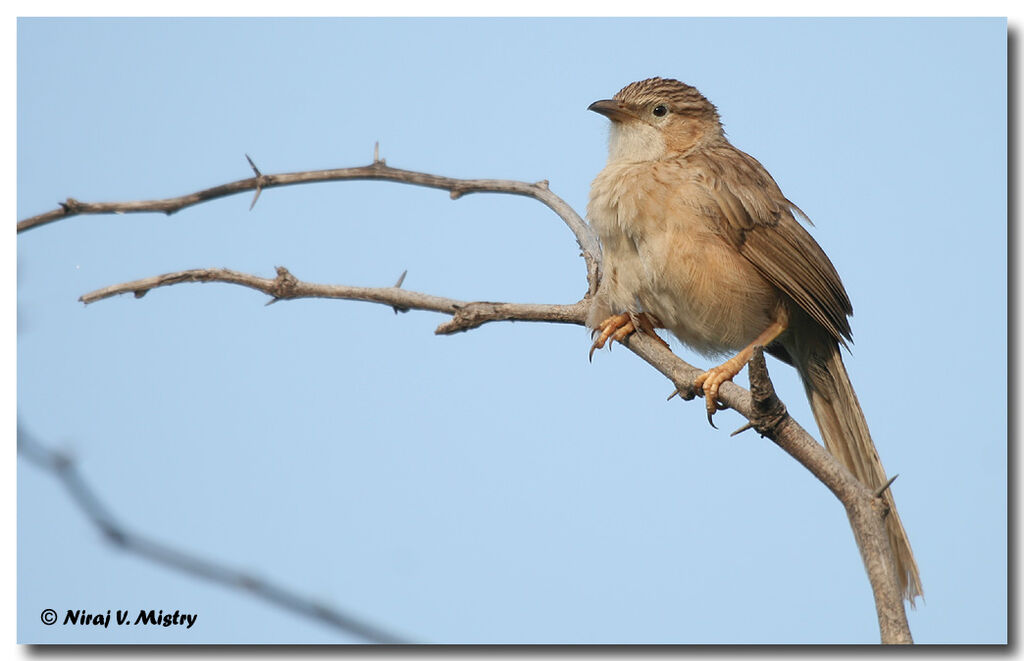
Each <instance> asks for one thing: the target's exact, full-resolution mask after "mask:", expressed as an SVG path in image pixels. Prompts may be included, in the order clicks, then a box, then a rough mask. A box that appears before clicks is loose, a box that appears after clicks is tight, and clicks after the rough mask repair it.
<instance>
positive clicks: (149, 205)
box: [18, 150, 601, 294]
mask: <svg viewBox="0 0 1024 661" xmlns="http://www.w3.org/2000/svg"><path fill="white" fill-rule="evenodd" d="M246 159H247V160H248V161H249V165H250V166H251V167H252V169H253V172H255V174H256V176H255V177H251V178H249V179H241V180H239V181H234V182H231V183H229V184H224V185H222V186H214V187H213V188H207V189H204V190H201V191H196V192H195V193H189V194H188V195H181V196H179V197H170V198H166V199H162V200H143V201H136V202H81V201H79V200H76V199H74V198H71V197H69V198H68V199H66V200H65V201H64V202H61V203H60V206H59V207H58V208H57V209H54V210H53V211H48V212H46V213H43V214H39V215H37V216H32V217H31V218H26V219H25V220H22V221H19V222H18V232H19V233H20V232H24V231H26V230H30V229H33V228H35V227H39V226H41V225H46V224H47V223H52V222H54V221H56V220H61V219H63V218H71V217H72V216H79V215H83V214H108V213H117V214H125V213H147V212H154V211H155V212H162V213H165V214H167V215H170V214H172V213H175V212H177V211H181V210H182V209H184V208H186V207H190V206H194V205H196V204H201V203H203V202H207V201H209V200H215V199H218V198H221V197H227V196H228V195H235V194H236V193H243V192H245V191H250V190H254V191H256V193H255V195H254V196H253V200H252V204H250V206H249V208H250V209H252V207H253V206H255V204H256V200H257V199H258V198H259V195H260V193H261V192H262V191H264V190H266V189H268V188H276V187H278V186H294V185H296V184H311V183H318V182H325V181H354V180H381V181H393V182H396V183H403V184H412V185H414V186H425V187H427V188H439V189H441V190H446V191H448V193H449V195H450V196H451V198H452V199H453V200H457V199H459V198H460V197H462V196H463V195H468V194H470V193H506V194H509V195H522V196H525V197H532V198H533V199H535V200H538V201H539V202H541V203H542V204H544V205H545V206H547V207H548V208H549V209H551V210H552V211H554V212H555V213H556V214H558V217H559V218H561V219H562V221H563V222H565V224H566V225H568V227H569V229H570V230H572V233H573V234H574V235H575V236H576V242H577V243H578V244H579V246H580V250H581V251H582V253H583V259H584V261H585V262H586V266H587V284H588V287H589V289H588V291H589V293H590V294H593V293H594V292H595V291H597V283H598V280H599V279H600V274H599V269H600V263H601V246H600V244H599V243H598V241H597V237H596V236H594V233H593V232H592V231H590V227H589V226H588V225H587V224H586V223H585V222H584V221H583V219H582V218H580V216H579V214H578V213H576V211H575V210H574V209H573V208H572V207H571V206H569V205H568V203H566V201H565V200H563V199H562V198H560V197H559V196H557V195H555V194H554V193H552V192H551V189H550V188H548V182H547V181H538V182H536V183H533V184H528V183H526V182H522V181H509V180H505V179H454V178H452V177H442V176H438V175H436V174H428V173H426V172H413V171H411V170H399V169H397V168H393V167H390V166H388V165H387V163H386V162H385V161H384V160H383V159H380V158H378V157H377V154H376V150H375V153H374V159H373V163H371V164H370V165H366V166H363V167H356V168H336V169H333V170H311V171H306V172H291V173H286V174H262V173H261V172H260V170H259V168H257V167H256V164H255V163H253V161H252V159H251V158H249V156H248V155H246Z"/></svg>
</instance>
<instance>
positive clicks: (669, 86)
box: [588, 78, 722, 161]
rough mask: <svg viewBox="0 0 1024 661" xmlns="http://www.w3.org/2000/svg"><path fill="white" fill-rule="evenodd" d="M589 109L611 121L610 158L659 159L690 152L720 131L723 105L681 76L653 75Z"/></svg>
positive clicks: (719, 133)
mask: <svg viewBox="0 0 1024 661" xmlns="http://www.w3.org/2000/svg"><path fill="white" fill-rule="evenodd" d="M588 110H593V111H594V112H597V113H600V114H602V115H604V116H605V117H607V118H608V119H610V120H611V121H612V127H611V139H610V141H609V147H608V152H609V154H608V158H609V160H611V161H620V160H621V161H656V160H660V159H663V158H670V157H672V156H677V155H680V154H685V153H686V152H687V151H689V150H690V149H692V148H693V147H694V146H696V145H697V144H699V143H701V142H702V141H705V140H708V139H711V138H715V137H721V136H722V124H721V122H720V121H719V119H718V111H717V110H716V109H715V106H714V105H712V104H711V102H710V101H708V100H707V99H705V98H704V95H702V94H701V93H700V92H698V91H697V89H696V88H694V87H690V86H689V85H687V84H685V83H681V82H679V81H678V80H672V79H668V78H648V79H647V80H641V81H639V82H635V83H631V84H629V85H626V86H625V87H623V88H622V89H621V90H619V93H618V94H616V95H615V96H614V97H612V98H611V99H604V100H601V101H595V102H594V103H591V104H590V107H589V108H588Z"/></svg>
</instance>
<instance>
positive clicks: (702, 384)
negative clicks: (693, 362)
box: [693, 353, 747, 429]
mask: <svg viewBox="0 0 1024 661" xmlns="http://www.w3.org/2000/svg"><path fill="white" fill-rule="evenodd" d="M746 364H747V358H745V357H744V356H743V354H742V353H741V354H740V355H737V356H733V357H732V358H730V359H729V360H727V361H725V362H724V363H722V364H721V365H719V366H718V367H712V368H711V369H709V370H708V371H707V372H704V373H703V374H701V375H700V376H698V377H697V380H696V381H694V382H693V387H694V388H695V389H696V390H697V392H701V391H703V392H704V403H705V406H706V408H707V411H708V423H709V424H710V425H711V426H712V427H715V429H717V428H718V427H716V426H715V422H714V416H715V413H716V412H718V411H721V410H722V409H723V408H725V407H724V406H722V405H721V404H720V403H719V401H718V389H719V388H720V387H721V386H722V384H723V383H725V382H726V381H732V379H733V377H734V376H736V375H737V374H739V373H740V370H742V369H743V366H744V365H746Z"/></svg>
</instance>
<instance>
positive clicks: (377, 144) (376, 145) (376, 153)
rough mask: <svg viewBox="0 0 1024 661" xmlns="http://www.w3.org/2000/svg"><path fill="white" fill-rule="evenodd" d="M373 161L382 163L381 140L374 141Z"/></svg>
mask: <svg viewBox="0 0 1024 661" xmlns="http://www.w3.org/2000/svg"><path fill="white" fill-rule="evenodd" d="M373 162H374V163H380V140H376V141H375V142H374V143H373Z"/></svg>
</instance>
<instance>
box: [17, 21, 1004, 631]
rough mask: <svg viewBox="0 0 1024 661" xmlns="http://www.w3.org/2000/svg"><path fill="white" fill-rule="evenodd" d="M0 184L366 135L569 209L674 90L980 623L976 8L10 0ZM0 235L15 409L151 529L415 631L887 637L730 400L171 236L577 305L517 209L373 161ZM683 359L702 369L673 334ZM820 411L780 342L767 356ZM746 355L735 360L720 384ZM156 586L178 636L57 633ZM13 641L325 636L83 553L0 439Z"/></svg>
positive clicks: (981, 41) (936, 589) (173, 187)
mask: <svg viewBox="0 0 1024 661" xmlns="http://www.w3.org/2000/svg"><path fill="white" fill-rule="evenodd" d="M17 66H18V68H17V73H18V80H17V86H18V87H17V91H18V101H17V108H18V111H17V112H18V115H17V120H18V129H17V137H18V157H17V158H18V161H17V174H18V183H17V193H18V201H17V202H18V203H17V216H18V218H19V219H20V218H25V217H27V216H30V215H34V214H37V213H41V212H44V211H47V210H50V209H52V208H53V207H54V206H55V203H56V201H57V200H61V199H64V198H66V197H68V196H71V197H75V198H78V199H81V200H88V201H108V200H131V199H148V198H155V197H169V196H174V195H179V194H183V193H187V192H190V191H193V190H197V189H200V188H205V187H209V186H213V185H216V184H220V183H225V182H228V181H233V180H236V179H241V178H245V177H248V176H250V174H251V173H250V170H249V167H248V165H247V163H246V162H245V157H244V155H245V154H249V155H251V156H252V157H253V159H254V160H255V162H256V163H257V165H259V166H260V168H261V169H262V170H263V172H265V173H276V172H288V171H296V170H307V169H318V168H328V167H344V166H355V165H365V164H367V163H369V162H370V160H371V158H372V155H373V145H374V142H376V141H379V142H380V149H381V155H382V156H383V157H385V158H386V159H387V160H388V163H389V164H391V165H394V166H396V167H402V168H408V169H417V170H423V171H428V172H432V173H436V174H443V175H449V176H456V177H485V178H506V179H521V180H526V181H536V180H539V179H547V180H549V181H550V186H551V188H552V190H553V191H555V192H556V193H558V194H559V195H561V196H562V197H563V198H565V199H566V200H567V201H568V202H569V203H570V204H572V205H573V206H574V207H575V208H576V209H577V210H579V211H580V212H582V211H583V210H584V208H585V205H586V199H587V192H588V187H589V183H590V181H591V179H592V178H593V177H594V175H595V174H596V173H597V172H598V171H599V170H600V169H601V167H602V166H603V163H604V158H605V148H606V136H607V126H606V123H607V120H605V119H604V118H602V117H600V116H598V115H596V114H594V113H588V112H586V107H587V105H588V104H589V103H590V102H592V101H594V100H596V99H599V98H606V97H608V96H611V95H612V94H614V93H615V92H616V91H617V90H618V89H619V88H621V87H622V86H623V85H625V84H627V83H629V82H631V81H634V80H637V79H640V78H646V77H649V76H653V75H661V76H666V77H675V78H679V79H681V80H684V81H686V82H688V83H690V84H693V85H695V86H697V87H698V88H699V89H700V90H701V91H702V92H704V93H705V94H706V95H707V96H708V97H709V98H710V99H711V100H712V101H713V102H714V103H715V104H716V105H717V106H718V108H719V110H720V112H721V114H722V117H723V121H724V123H725V127H726V131H727V133H728V135H729V136H730V139H731V140H732V141H733V143H734V144H736V145H737V146H738V147H739V148H741V149H743V150H745V151H747V152H749V153H751V154H752V155H754V156H755V157H756V158H758V159H759V160H760V161H761V162H762V163H763V164H764V165H765V166H766V167H767V168H768V169H769V171H770V172H771V173H772V174H773V176H774V177H775V179H776V180H777V181H778V182H779V184H780V185H781V187H782V189H783V191H784V192H785V193H786V195H787V196H788V197H789V198H790V199H792V200H793V201H795V202H796V203H797V204H798V205H799V206H800V207H801V208H802V209H803V210H804V211H805V212H807V214H808V215H809V216H810V217H811V218H812V219H813V221H814V222H815V227H814V228H813V229H812V233H813V235H814V236H815V238H816V239H817V240H818V241H819V243H821V245H822V246H823V247H824V248H825V250H826V251H827V252H828V254H829V256H830V257H831V259H832V261H833V262H834V263H835V265H836V267H837V269H838V270H839V272H840V274H841V275H842V277H843V281H844V283H845V285H846V288H847V290H848V292H849V294H850V297H851V299H852V300H853V305H854V310H855V316H854V317H853V319H852V324H853V332H854V340H855V344H854V345H853V350H852V354H851V355H848V356H847V357H846V363H847V367H848V370H849V371H850V373H851V377H852V379H853V382H854V385H855V387H856V389H857V392H858V395H859V397H860V400H861V403H862V405H863V407H864V409H865V411H866V414H867V417H868V420H869V422H870V424H871V427H872V432H873V435H874V438H875V441H876V443H877V444H878V446H879V450H880V453H881V456H882V459H883V462H884V463H885V466H886V468H887V470H888V472H889V473H890V474H895V473H899V474H900V478H899V479H898V480H897V482H896V483H895V485H894V487H893V489H894V493H895V496H896V500H897V503H898V505H899V508H900V514H901V516H902V518H903V521H904V524H905V525H906V527H907V530H908V532H909V535H910V539H911V541H912V543H913V546H914V550H915V553H916V555H917V559H918V562H919V564H920V568H921V575H922V580H923V582H924V588H925V595H926V603H925V604H924V605H922V606H919V608H918V609H917V610H916V611H913V612H911V613H910V624H911V628H912V631H913V633H914V635H915V638H916V640H917V641H919V642H924V643H979V642H981V643H995V642H1004V641H1005V640H1006V595H1007V591H1006V540H1007V534H1006V498H1007V481H1006V472H1007V465H1006V450H1007V447H1006V438H1007V436H1006V432H1007V428H1006V413H1007V411H1006V403H1005V401H1006V400H1005V397H1004V396H1003V392H1004V389H1005V385H1006V376H1007V375H1006V367H1005V366H1006V349H1007V337H1006V322H1007V317H1006V295H1007V291H1006V273H1007V271H1006V269H1007V263H1006V249H1007V245H1006V232H1007V225H1006V217H1007V214H1006V212H1007V208H1006V139H1007V134H1006V101H1007V97H1006V23H1005V21H1004V20H998V19H988V20H921V19H906V20H889V19H886V20H868V19H853V20H850V19H827V20H808V19H804V20H800V19H763V20H739V19H657V20H652V19H600V20H598V19H591V20H583V19H571V20H570V19H566V20H554V19H536V20H527V19H514V20H513V19H491V20H484V19H476V20H450V19H415V20H413V19H410V20H395V19H366V20H354V19H347V20H346V19H337V20H198V21H194V20H183V19H176V20H110V19H94V20H49V19H48V20H21V21H19V23H18V65H17ZM249 201H250V198H249V196H238V197H232V198H227V199H222V200H218V201H215V202H212V203H209V204H205V205H202V206H199V207H196V208H192V209H188V210H185V211H183V212H180V213H178V214H176V215H174V216H171V217H166V216H162V215H128V216H110V217H100V216H87V217H78V218H73V219H69V220H66V221H62V222H59V223H55V224H51V225H49V226H46V227H43V228H39V229H36V230H32V231H30V232H27V233H25V234H22V235H20V236H19V237H18V239H17V255H18V289H17V297H18V301H17V305H18V308H17V309H18V336H17V341H18V349H17V359H18V382H17V388H18V404H17V407H18V418H19V422H20V423H21V424H22V425H24V426H25V428H26V429H28V430H30V431H31V432H32V433H33V434H34V435H35V436H37V437H39V438H40V439H42V440H44V441H45V442H47V443H49V444H50V445H51V446H53V447H56V448H59V449H62V450H64V451H67V452H70V453H72V454H73V455H74V457H75V458H76V459H77V461H78V465H79V467H80V469H81V471H82V473H83V475H84V476H85V477H86V478H87V479H88V480H89V481H90V483H91V484H93V485H94V486H95V488H96V489H97V491H98V492H99V494H100V495H101V497H102V498H103V499H104V500H105V502H106V503H107V505H108V506H109V507H110V509H111V510H112V511H113V512H114V513H115V515H116V516H117V517H118V518H119V519H120V520H122V521H123V522H125V523H126V524H128V525H129V526H130V527H131V528H132V529H134V530H136V531H137V532H139V533H141V534H145V535H147V536H150V537H153V538H155V539H158V540H163V541H166V542H168V543H172V544H174V545H175V546H177V547H180V548H182V549H187V550H191V551H194V552H195V553H197V554H200V555H202V556H203V557H206V558H209V559H211V560H215V561H218V562H223V563H226V564H230V565H232V566H234V567H237V568H239V569H243V570H245V571H248V572H251V573H254V574H257V575H259V576H261V577H263V578H266V579H267V580H271V581H274V582H275V583H278V584H281V585H285V586H288V587H289V588H291V589H293V590H295V591H297V592H299V593H301V594H306V595H309V596H310V597H312V598H316V599H319V600H322V601H325V602H327V603H330V604H332V605H334V606H336V607H337V608H339V609H342V610H345V611H347V612H350V613H354V614H358V615H359V616H361V617H363V618H365V619H367V620H369V621H371V622H373V623H375V624H376V625H378V626H381V627H384V628H387V629H390V630H392V631H394V632H395V633H398V634H401V635H403V636H406V637H408V638H410V639H414V640H418V641H424V642H437V643H444V642H465V643H498V642H502V643H505V642H508V643H516V642H523V643H562V642H594V643H672V642H681V643H812V642H814V643H818V642H820V643H830V642H840V643H860V642H867V643H870V642H875V641H877V639H878V634H877V623H876V619H875V615H874V610H873V605H872V600H871V592H870V587H869V585H868V582H867V579H866V576H865V574H864V570H863V568H862V566H861V564H860V559H859V555H858V553H857V550H856V547H855V545H854V541H853V537H852V533H851V532H850V529H849V526H848V524H847V521H846V519H845V516H844V515H843V512H842V508H841V507H840V505H839V503H838V502H837V501H835V500H834V498H833V497H832V496H831V495H830V494H829V493H828V492H827V490H826V489H825V488H824V487H823V486H822V485H820V484H819V483H818V482H816V481H815V480H814V479H813V478H812V477H811V476H810V475H809V474H808V473H807V472H806V471H805V470H804V469H802V468H801V467H800V466H799V465H798V464H796V463H795V462H794V461H793V460H792V459H790V458H789V457H788V456H786V455H784V454H783V453H782V452H781V451H780V450H778V449H777V448H776V447H775V446H774V445H772V444H771V443H770V442H768V441H766V440H763V439H760V438H758V437H757V436H756V435H755V434H753V433H751V432H748V433H747V434H744V435H741V436H738V437H736V438H730V437H729V435H728V433H729V431H731V430H732V429H734V428H736V427H738V426H740V424H741V420H740V418H739V417H738V416H737V415H736V414H735V413H730V412H725V413H722V414H719V416H718V418H717V422H718V424H719V427H720V430H717V431H716V430H713V429H711V428H710V427H709V426H708V425H707V423H706V421H705V419H704V412H703V407H702V406H700V405H699V404H694V403H680V402H679V401H678V399H675V400H672V401H671V402H665V397H666V396H667V395H668V393H669V392H670V391H671V390H672V387H671V385H670V384H669V383H668V382H667V381H666V380H665V379H664V378H663V377H661V376H660V375H659V374H657V373H656V372H654V371H653V370H651V369H650V368H649V367H648V366H647V365H646V364H644V363H643V362H642V361H640V360H639V359H637V358H636V357H635V356H634V355H632V354H631V353H629V352H628V351H623V350H620V349H619V348H617V349H615V350H613V351H612V352H611V353H608V352H600V353H598V354H595V356H594V361H593V363H588V361H587V350H588V348H589V340H588V333H587V332H586V331H585V330H584V329H582V328H579V327H572V326H549V325H539V324H491V325H488V326H485V327H483V328H480V329H477V330H474V331H471V332H469V333H464V334H460V335H456V336H451V337H438V336H435V335H434V334H433V329H434V328H435V327H436V326H437V325H438V324H439V323H441V322H442V321H444V317H443V316H441V315H437V314H432V313H424V312H410V313H409V314H406V315H398V316H396V315H395V314H394V313H393V312H392V311H391V310H390V309H389V308H387V307H383V306H375V305H371V304H365V303H354V302H339V301H325V300H308V301H291V302H282V303H279V304H277V305H273V306H269V307H266V306H264V305H263V304H264V303H265V302H266V297H264V296H262V295H260V294H257V293H255V292H252V291H250V290H247V289H242V288H238V287H232V286H229V285H181V286H176V287H171V288H167V289H162V290H159V291H154V292H152V293H150V294H149V295H148V296H146V297H145V298H143V299H140V300H135V299H133V298H131V297H122V298H119V299H116V300H108V301H102V302H99V303H96V304H94V305H91V306H89V307H84V306H83V305H82V304H81V303H79V302H78V301H77V298H78V297H79V296H80V295H82V294H83V293H85V292H87V291H90V290H93V289H96V288H99V287H103V286H106V285H110V284H114V283H118V282H124V281H127V280H133V279H136V278H141V277H146V276H150V275H155V274H159V273H164V272H167V271H176V270H181V269H186V268H198V267H209V266H224V267H229V268H232V269H236V270H241V271H247V272H252V273H256V274H260V275H264V276H270V275H272V274H273V267H274V266H276V265H283V266H286V267H288V268H289V269H290V270H291V271H292V272H293V273H294V274H295V275H296V276H297V277H299V278H302V279H304V280H309V281H314V282H323V283H338V284H354V285H367V286H386V285H390V284H392V283H393V282H394V281H395V279H396V278H397V277H398V275H399V274H400V273H402V271H404V270H408V276H407V278H406V280H405V283H404V284H405V287H407V288H409V289H414V290H417V291H423V292H428V293H432V294H437V295H441V296H450V297H453V298H460V299H465V300H510V301H522V302H552V303H570V302H574V301H576V300H577V299H578V298H579V297H580V296H581V295H582V294H583V293H584V291H585V287H586V285H585V280H584V269H583V262H582V260H581V259H579V257H578V250H577V247H576V245H575V243H574V241H573V238H572V235H571V234H570V233H569V231H568V230H567V229H566V228H565V226H564V225H563V224H562V223H561V222H560V221H559V219H558V218H557V217H555V216H554V215H553V214H552V213H551V212H550V211H549V210H547V209H546V208H544V207H543V206H541V205H540V204H537V203H536V202H533V201H530V200H526V199H521V198H512V197H505V196H495V195H471V196H467V197H464V198H462V199H459V200H458V201H454V202H453V201H451V200H450V199H449V198H448V196H447V194H445V193H444V192H439V191H433V190H427V189H420V188H414V187H408V186H401V185H396V184H387V183H380V182H350V183H332V184H320V185H314V186H303V187H292V188H282V189H274V190H270V191H266V192H264V194H263V195H262V196H261V199H260V200H259V203H258V204H257V205H256V207H255V209H254V210H253V211H251V212H250V211H248V206H249ZM672 346H673V348H674V350H676V351H678V352H679V353H680V355H682V356H683V357H684V358H685V359H687V360H690V361H691V362H693V363H695V364H697V365H704V364H706V361H703V360H702V359H700V358H698V357H696V356H694V355H693V354H691V353H690V352H689V351H687V350H685V349H683V348H681V347H680V346H679V344H678V343H677V342H674V341H673V345H672ZM769 369H770V370H771V372H772V375H773V378H774V381H775V383H776V387H777V389H778V390H779V392H780V394H781V395H782V397H783V399H784V401H785V402H786V404H787V406H788V407H789V409H790V411H791V413H793V415H794V416H795V417H796V418H797V419H798V420H800V421H802V422H803V423H804V424H805V426H807V427H808V428H813V419H812V418H811V416H810V413H809V409H808V407H807V404H806V402H805V401H804V400H803V392H802V388H801V387H800V385H799V382H798V380H797V379H796V377H795V374H792V373H791V371H790V370H789V369H788V368H786V367H784V366H783V365H781V364H779V363H777V362H770V363H769ZM738 381H739V383H741V384H744V385H745V384H746V377H745V376H741V377H739V379H738ZM44 608H53V609H55V610H57V611H58V613H61V614H63V613H64V612H65V611H66V610H68V609H79V608H81V609H88V610H92V611H106V610H107V609H119V608H123V609H131V610H138V609H147V610H148V609H151V608H152V609H163V610H165V611H173V610H175V609H180V610H182V611H189V612H193V613H198V615H199V618H198V620H197V624H196V626H194V627H193V628H192V629H191V630H188V631H179V630H175V629H163V628H141V629H140V628H132V627H124V628H118V627H113V626H112V627H111V628H110V629H98V630H94V629H91V628H88V629H86V628H82V627H73V626H52V627H46V626H44V625H43V624H42V623H41V622H40V618H39V613H40V611H42V610H43V609H44ZM18 639H19V641H21V642H38V643H43V642H90V643H91V642H94V643H114V642H146V643H158V642H160V643H221V642H225V643H226V642H231V643H242V642H254V643H260V642H309V643H332V642H351V641H356V640H357V639H356V638H354V637H349V636H345V635H344V634H339V633H338V632H337V631H335V630H333V629H330V628H327V627H325V626H323V625H321V624H318V623H316V622H312V621H309V620H306V619H303V618H301V617H298V616H295V615H292V614H289V613H286V612H282V611H281V610H279V609H276V608H274V607H273V606H269V605H266V604H263V603H260V602H258V601H255V600H253V599H252V598H250V597H247V596H245V595H242V594H239V593H236V592H232V591H230V590H228V589H225V588H223V587H220V586H217V585H212V584H208V583H204V582H202V581H200V580H197V579H194V578H191V577H187V576H182V575H180V574H177V573H175V572H173V571H170V570H167V569H165V568H162V567H158V566H154V565H152V564H150V563H148V562H147V561H145V560H142V559H139V558H137V557H135V556H132V555H128V554H124V553H121V552H118V551H117V550H115V549H113V548H111V547H110V546H109V545H107V544H106V543H105V542H104V541H103V539H102V538H101V537H100V536H99V534H98V533H97V531H96V530H95V529H93V528H91V527H90V525H89V524H88V522H87V521H86V520H85V519H84V518H83V517H82V515H81V514H80V512H79V511H78V510H77V509H76V507H75V505H74V504H73V503H72V502H71V501H70V500H69V499H68V497H67V495H66V494H65V493H64V492H63V491H62V490H61V489H60V488H59V486H58V484H57V482H56V481H55V480H54V479H53V478H52V476H50V475H49V474H46V473H44V472H41V471H40V470H39V469H37V468H36V467H35V466H33V465H31V464H28V463H26V462H25V461H24V460H21V461H19V464H18Z"/></svg>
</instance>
